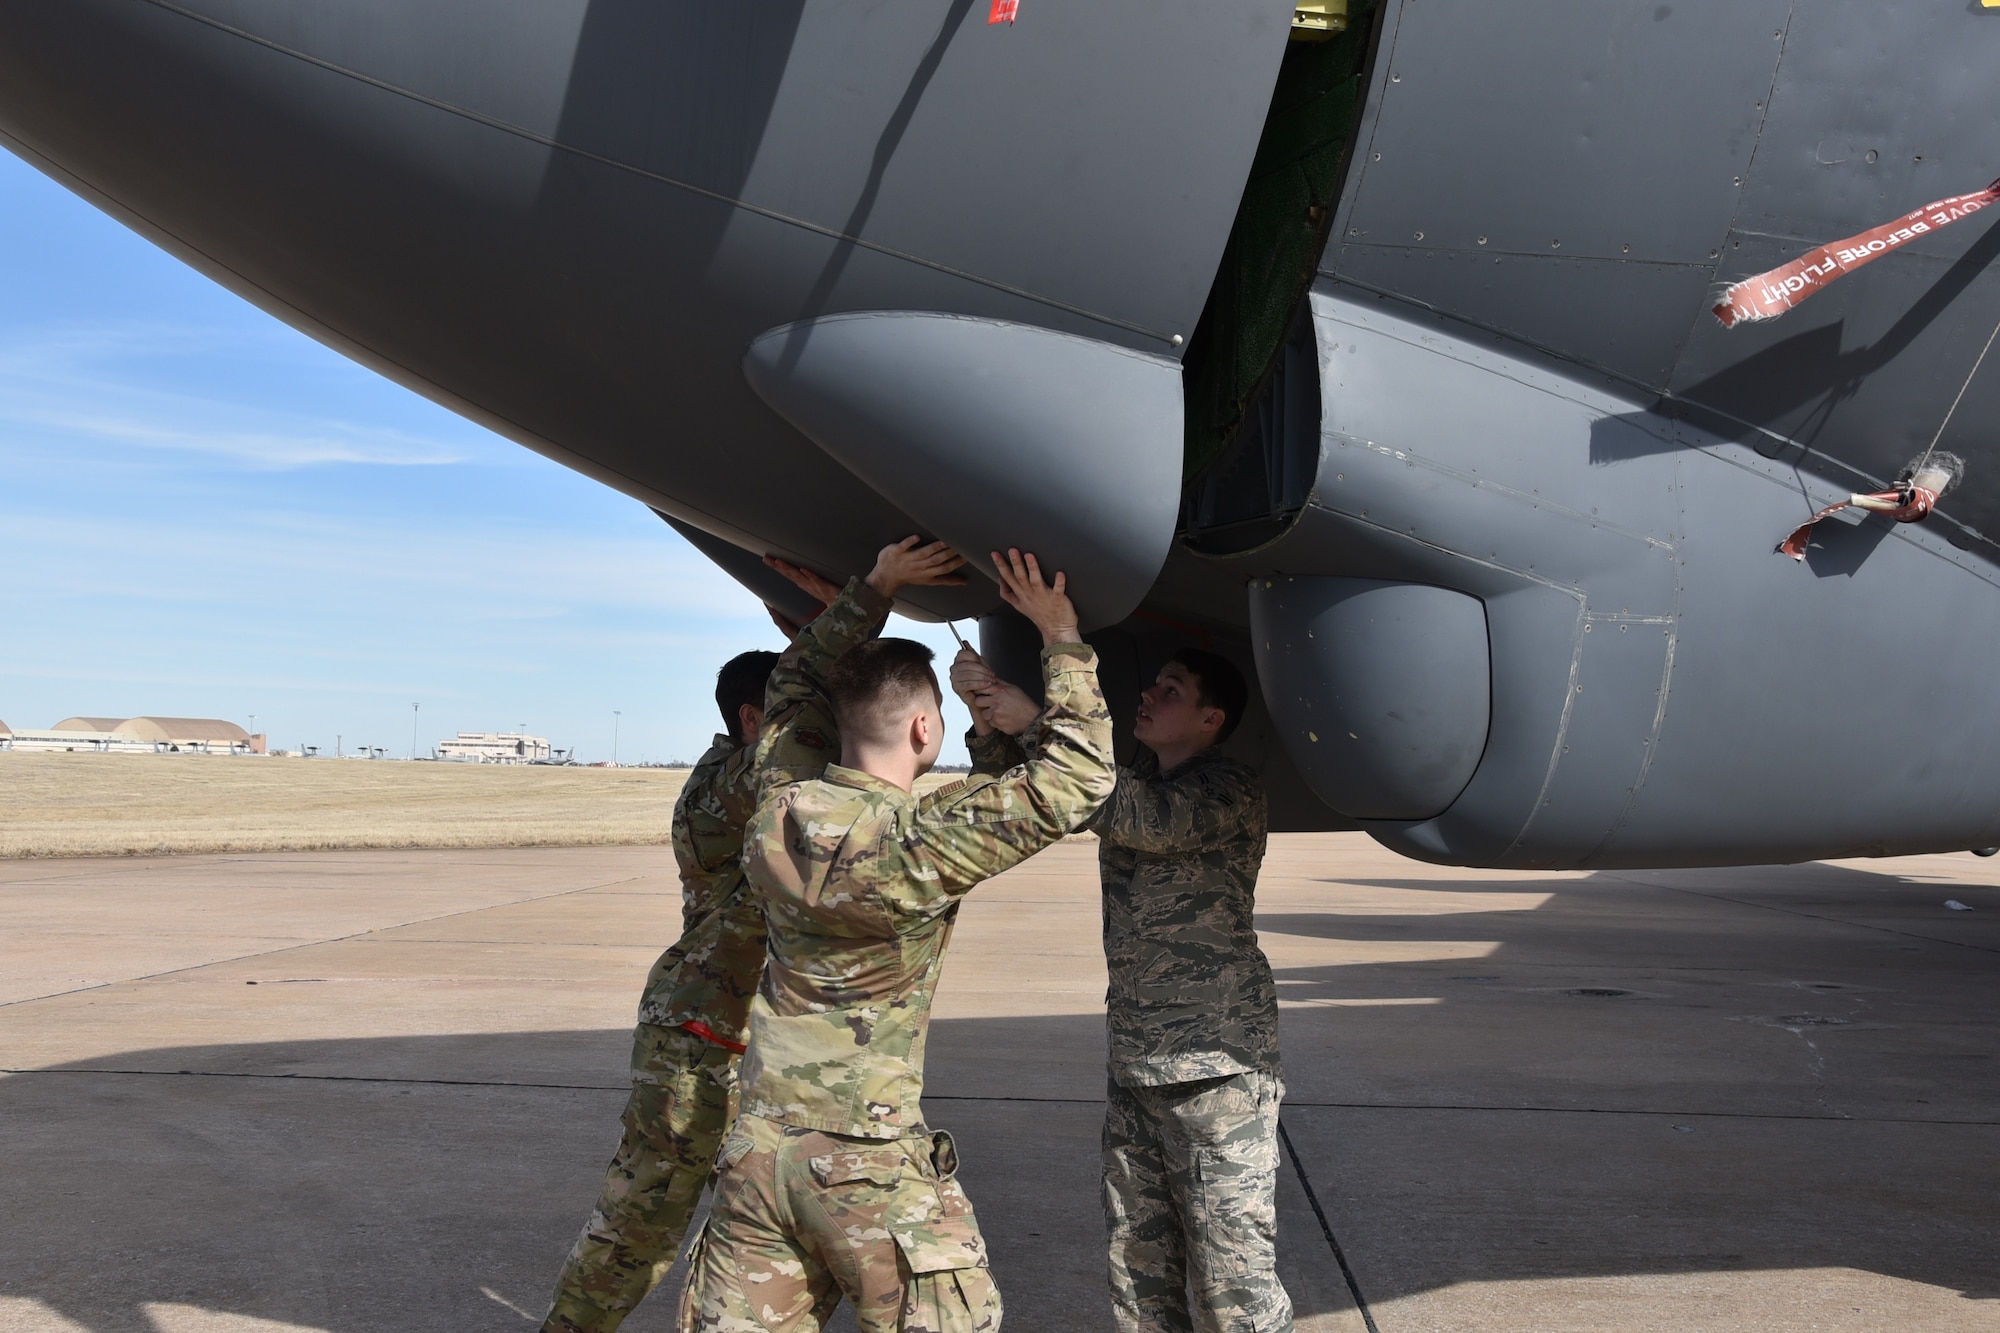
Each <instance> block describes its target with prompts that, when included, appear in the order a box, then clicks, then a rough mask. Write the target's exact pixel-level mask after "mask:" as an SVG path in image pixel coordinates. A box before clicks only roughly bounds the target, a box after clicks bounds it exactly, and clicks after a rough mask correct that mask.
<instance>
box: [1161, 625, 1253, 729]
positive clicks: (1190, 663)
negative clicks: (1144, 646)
mask: <svg viewBox="0 0 2000 1333" xmlns="http://www.w3.org/2000/svg"><path fill="white" fill-rule="evenodd" d="M1167 660H1168V661H1169V662H1178V663H1180V664H1181V665H1182V666H1184V667H1186V668H1187V669H1188V674H1189V675H1191V676H1193V677H1194V685H1195V701H1196V702H1197V703H1199V704H1200V705H1201V706H1202V707H1203V708H1220V709H1221V710H1222V729H1221V730H1220V731H1218V732H1216V733H1215V743H1216V744H1217V745H1220V744H1222V742H1224V741H1226V740H1228V739H1229V733H1230V732H1232V731H1234V730H1236V724H1237V723H1239V722H1241V721H1242V720H1243V710H1244V709H1246V708H1248V707H1249V706H1250V685H1249V682H1247V681H1245V680H1244V679H1243V673H1242V672H1241V671H1238V670H1237V669H1236V664H1235V663H1234V662H1232V661H1230V660H1229V659H1228V658H1226V657H1222V656H1220V655H1218V654H1216V653H1211V652H1208V651H1206V650H1204V649H1201V648H1183V649H1181V650H1180V651H1179V652H1177V653H1175V654H1174V655H1173V656H1172V657H1170V658H1168V659H1167Z"/></svg>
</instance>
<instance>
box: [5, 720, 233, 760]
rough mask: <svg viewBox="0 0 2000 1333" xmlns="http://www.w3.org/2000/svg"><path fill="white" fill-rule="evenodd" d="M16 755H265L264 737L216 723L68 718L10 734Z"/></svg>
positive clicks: (8, 740)
mask: <svg viewBox="0 0 2000 1333" xmlns="http://www.w3.org/2000/svg"><path fill="white" fill-rule="evenodd" d="M0 733H4V736H5V743H6V745H7V746H8V748H10V749H14V750H65V751H75V752H90V751H95V752H98V753H106V754H263V753H264V737H263V736H262V735H261V734H259V735H255V736H253V735H251V734H250V733H249V732H247V731H245V730H244V729H243V728H241V727H239V726H237V725H236V724H235V723H234V722H225V721H223V720H222V719H220V718H213V717H125V718H118V717H66V718H64V719H63V720H62V721H60V722H58V723H56V724H55V725H54V726H53V727H50V728H49V729H48V730H47V731H8V730H7V729H6V728H4V727H0Z"/></svg>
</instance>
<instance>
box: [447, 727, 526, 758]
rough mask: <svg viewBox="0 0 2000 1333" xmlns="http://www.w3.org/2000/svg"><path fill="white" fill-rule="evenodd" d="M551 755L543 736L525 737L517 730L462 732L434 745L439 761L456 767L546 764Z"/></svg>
mask: <svg viewBox="0 0 2000 1333" xmlns="http://www.w3.org/2000/svg"><path fill="white" fill-rule="evenodd" d="M554 754H555V752H554V751H553V750H551V749H550V748H549V742H548V738H547V737H546V736H526V735H523V734H521V733H520V732H518V731H461V732H459V733H458V735H457V736H455V737H454V738H452V739H451V740H448V741H439V742H438V744H437V757H438V758H439V759H444V760H448V761H450V762H452V763H458V764H532V763H535V762H537V761H540V762H542V763H547V762H549V760H550V759H552V758H553V757H554Z"/></svg>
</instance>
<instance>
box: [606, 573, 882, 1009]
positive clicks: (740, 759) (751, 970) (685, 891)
mask: <svg viewBox="0 0 2000 1333" xmlns="http://www.w3.org/2000/svg"><path fill="white" fill-rule="evenodd" d="M856 586H858V587H859V588H860V593H859V594H856V595H853V596H850V595H846V594H843V596H842V597H841V598H840V599H837V600H836V601H835V602H834V604H833V606H831V607H829V608H827V610H826V611H823V612H821V613H820V615H819V617H818V618H817V619H815V620H814V621H813V622H812V624H811V625H810V626H809V627H808V628H807V629H805V630H804V631H802V632H801V633H800V634H799V636H798V638H797V640H795V641H794V643H793V645H792V647H791V648H790V649H788V650H787V651H786V653H785V655H784V656H783V657H781V658H779V660H778V666H777V668H776V669H775V670H774V671H773V672H772V676H771V681H772V684H771V687H770V689H769V692H768V693H767V694H766V696H765V700H764V702H765V704H766V705H767V709H766V725H767V726H768V725H769V723H770V721H771V719H772V718H773V716H774V715H780V714H782V713H783V711H784V710H785V709H787V708H789V709H791V710H793V711H794V712H796V710H797V705H796V704H794V703H789V702H786V700H787V699H789V695H785V696H784V697H783V698H781V691H780V689H779V678H780V675H781V674H783V673H787V672H790V673H792V674H794V675H797V674H798V673H800V672H804V673H805V675H806V678H807V679H808V680H810V681H814V682H816V681H817V680H818V678H819V675H818V673H819V672H821V671H823V670H824V669H825V667H826V665H827V664H829V663H831V662H832V661H834V660H835V659H836V658H838V657H839V656H840V655H841V654H842V653H844V652H846V651H847V650H848V649H849V648H852V647H853V646H854V645H855V644H857V643H862V642H864V641H865V640H867V639H868V638H869V637H870V636H871V635H873V634H874V633H875V632H876V631H877V630H879V629H881V628H882V622H883V621H884V620H885V619H887V618H888V614H889V603H888V602H887V601H886V600H885V599H883V598H880V597H876V596H875V595H874V593H873V592H872V591H870V590H869V589H868V587H867V585H865V584H860V585H850V586H849V592H850V593H853V591H854V588H855V587H856ZM862 595H865V596H866V598H868V599H870V600H868V601H866V603H865V604H864V602H863V601H862V600H859V598H860V596H862ZM815 688H816V687H815ZM792 693H798V691H792ZM794 721H795V723H796V724H800V725H805V726H806V727H807V729H808V730H810V725H811V721H812V719H810V718H804V719H797V718H795V719H794ZM824 729H825V731H826V733H827V734H829V735H830V734H831V732H832V726H831V723H830V722H829V723H826V724H825V725H824ZM761 748H762V747H757V748H752V747H750V746H747V745H741V744H738V743H737V742H735V741H733V740H731V739H730V738H729V737H727V736H717V737H716V738H715V743H714V744H713V745H712V746H710V747H709V751H708V753H707V754H705V755H703V756H702V757H701V762H700V763H698V764H696V765H695V768H694V771H693V772H692V773H690V774H688V782H687V786H685V787H683V788H682V789H681V798H680V800H679V801H678V802H677V803H676V804H675V806H674V859H675V860H676V861H678V862H679V863H680V868H681V915H682V933H681V938H680V939H679V941H678V942H676V943H675V945H674V947H673V948H671V949H669V950H667V951H666V952H665V953H664V954H661V955H660V959H659V961H658V962H656V963H654V964H653V970H652V972H651V973H649V974H648V975H647V977H646V990H645V994H644V997H643V998H642V999H641V1000H640V1001H639V1021H640V1022H641V1023H652V1024H655V1025H657V1026H659V1027H680V1026H681V1025H683V1024H685V1023H700V1024H702V1025H704V1026H705V1027H706V1028H707V1029H708V1031H709V1032H710V1033H711V1034H713V1035H714V1036H716V1037H719V1038H721V1039H722V1040H723V1041H724V1042H728V1043H733V1044H735V1045H738V1046H741V1045H742V1044H743V1043H744V1041H745V1040H747V1036H748V1032H749V1022H750V997H751V996H752V995H754V994H756V992H757V979H758V977H760V976H762V975H763V972H764V908H763V904H762V903H761V902H759V901H758V898H757V895H756V893H755V892H753V891H752V890H751V888H750V885H749V881H748V880H747V879H746V878H745V876H744V873H743V831H744V828H745V826H746V825H748V824H749V822H750V816H751V815H752V814H753V813H755V811H756V809H757V773H758V770H757V759H758V755H759V754H760V753H761ZM805 748H807V750H808V752H811V750H810V746H809V745H808V746H807V747H805ZM822 762H824V761H823V760H822Z"/></svg>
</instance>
